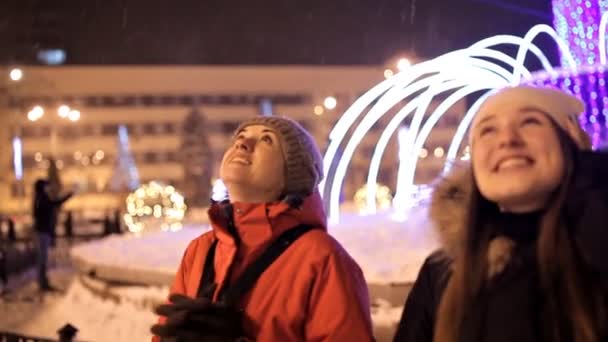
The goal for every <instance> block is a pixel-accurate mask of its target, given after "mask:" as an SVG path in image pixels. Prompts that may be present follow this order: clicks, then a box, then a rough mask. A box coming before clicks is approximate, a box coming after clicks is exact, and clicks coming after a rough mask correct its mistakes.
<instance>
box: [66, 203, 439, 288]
mask: <svg viewBox="0 0 608 342" xmlns="http://www.w3.org/2000/svg"><path fill="white" fill-rule="evenodd" d="M408 214H409V216H408V217H407V219H405V220H403V221H397V220H395V219H394V218H393V217H392V216H391V214H389V213H378V214H375V215H368V216H360V215H357V214H353V213H346V214H343V215H342V218H341V222H340V224H338V225H335V226H332V227H330V229H329V232H330V234H331V235H333V236H334V237H335V238H336V239H337V240H338V241H340V243H342V245H343V246H344V248H345V249H346V250H347V251H348V252H349V253H350V254H351V255H352V256H353V258H354V259H355V260H356V261H357V262H358V263H359V265H360V266H361V268H362V269H363V272H364V274H365V277H366V279H367V281H368V282H369V283H374V284H392V283H408V282H413V281H414V280H415V279H416V276H417V274H418V271H419V270H420V267H421V266H422V263H423V261H424V259H425V258H426V257H427V256H428V255H429V254H430V253H431V252H432V251H433V249H434V248H436V246H437V242H436V239H435V236H434V234H433V232H432V228H431V224H430V222H429V220H428V216H427V210H426V207H425V206H419V207H417V208H414V209H413V210H411V211H410V212H409V213H408ZM208 229H209V228H208V226H201V225H198V226H193V225H190V226H187V227H186V228H184V229H183V230H181V231H178V232H162V231H157V232H150V233H146V234H143V235H141V236H137V235H132V234H125V235H122V236H110V237H108V238H106V239H103V240H97V241H94V242H91V243H87V244H83V245H79V246H77V247H75V248H74V249H73V250H72V252H71V254H72V257H73V259H74V262H75V265H77V266H78V267H79V269H80V270H81V271H82V272H84V273H87V274H90V273H94V274H95V276H96V277H98V278H101V279H109V280H115V281H123V282H129V283H137V284H153V285H166V284H170V283H171V281H172V279H173V276H174V275H175V272H176V270H177V267H178V265H179V262H180V260H181V258H182V256H183V253H184V250H185V249H186V247H187V245H188V243H189V242H190V241H191V240H193V239H194V238H196V237H198V236H199V235H200V234H202V233H204V232H205V231H207V230H208Z"/></svg>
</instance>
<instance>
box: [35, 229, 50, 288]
mask: <svg viewBox="0 0 608 342" xmlns="http://www.w3.org/2000/svg"><path fill="white" fill-rule="evenodd" d="M37 235H38V236H37V240H38V241H37V247H38V257H37V260H36V261H37V266H38V285H39V286H40V287H41V288H44V287H48V286H49V278H48V277H47V274H46V273H47V266H48V260H49V248H50V247H51V240H52V238H53V237H52V236H51V234H50V233H43V232H38V234H37Z"/></svg>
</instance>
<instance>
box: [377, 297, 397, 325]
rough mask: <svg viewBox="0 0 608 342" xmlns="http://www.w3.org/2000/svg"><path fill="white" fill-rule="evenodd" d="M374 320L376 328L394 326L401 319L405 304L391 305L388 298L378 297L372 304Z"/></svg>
mask: <svg viewBox="0 0 608 342" xmlns="http://www.w3.org/2000/svg"><path fill="white" fill-rule="evenodd" d="M371 311H372V322H373V323H374V327H375V328H380V327H385V328H394V327H396V326H397V324H398V323H399V320H400V319H401V314H402V312H403V306H391V303H389V302H388V301H387V300H384V299H382V298H378V299H376V301H375V302H374V305H373V306H372V310H371Z"/></svg>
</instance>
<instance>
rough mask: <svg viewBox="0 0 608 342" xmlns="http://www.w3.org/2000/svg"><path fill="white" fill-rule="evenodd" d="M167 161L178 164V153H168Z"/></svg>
mask: <svg viewBox="0 0 608 342" xmlns="http://www.w3.org/2000/svg"><path fill="white" fill-rule="evenodd" d="M166 160H167V161H168V162H177V161H178V156H177V152H175V151H170V152H167V155H166Z"/></svg>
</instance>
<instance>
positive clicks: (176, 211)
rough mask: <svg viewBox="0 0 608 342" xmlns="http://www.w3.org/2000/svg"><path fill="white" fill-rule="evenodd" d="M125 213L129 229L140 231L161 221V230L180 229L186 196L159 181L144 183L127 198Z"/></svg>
mask: <svg viewBox="0 0 608 342" xmlns="http://www.w3.org/2000/svg"><path fill="white" fill-rule="evenodd" d="M126 203H127V213H126V214H125V215H124V220H125V223H126V225H127V227H128V229H129V231H131V232H133V233H140V232H142V231H144V230H145V229H148V228H151V226H157V225H158V223H160V228H161V230H164V231H167V230H169V231H178V230H180V229H182V223H181V222H182V220H183V219H184V215H185V213H186V209H187V207H186V204H185V203H184V196H182V195H181V194H180V193H179V192H177V191H176V190H175V188H174V187H172V186H171V185H167V186H166V185H163V184H161V183H159V182H150V183H147V184H142V185H141V186H140V187H139V188H137V189H136V190H135V191H133V192H132V193H130V194H129V195H128V196H127V199H126Z"/></svg>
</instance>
